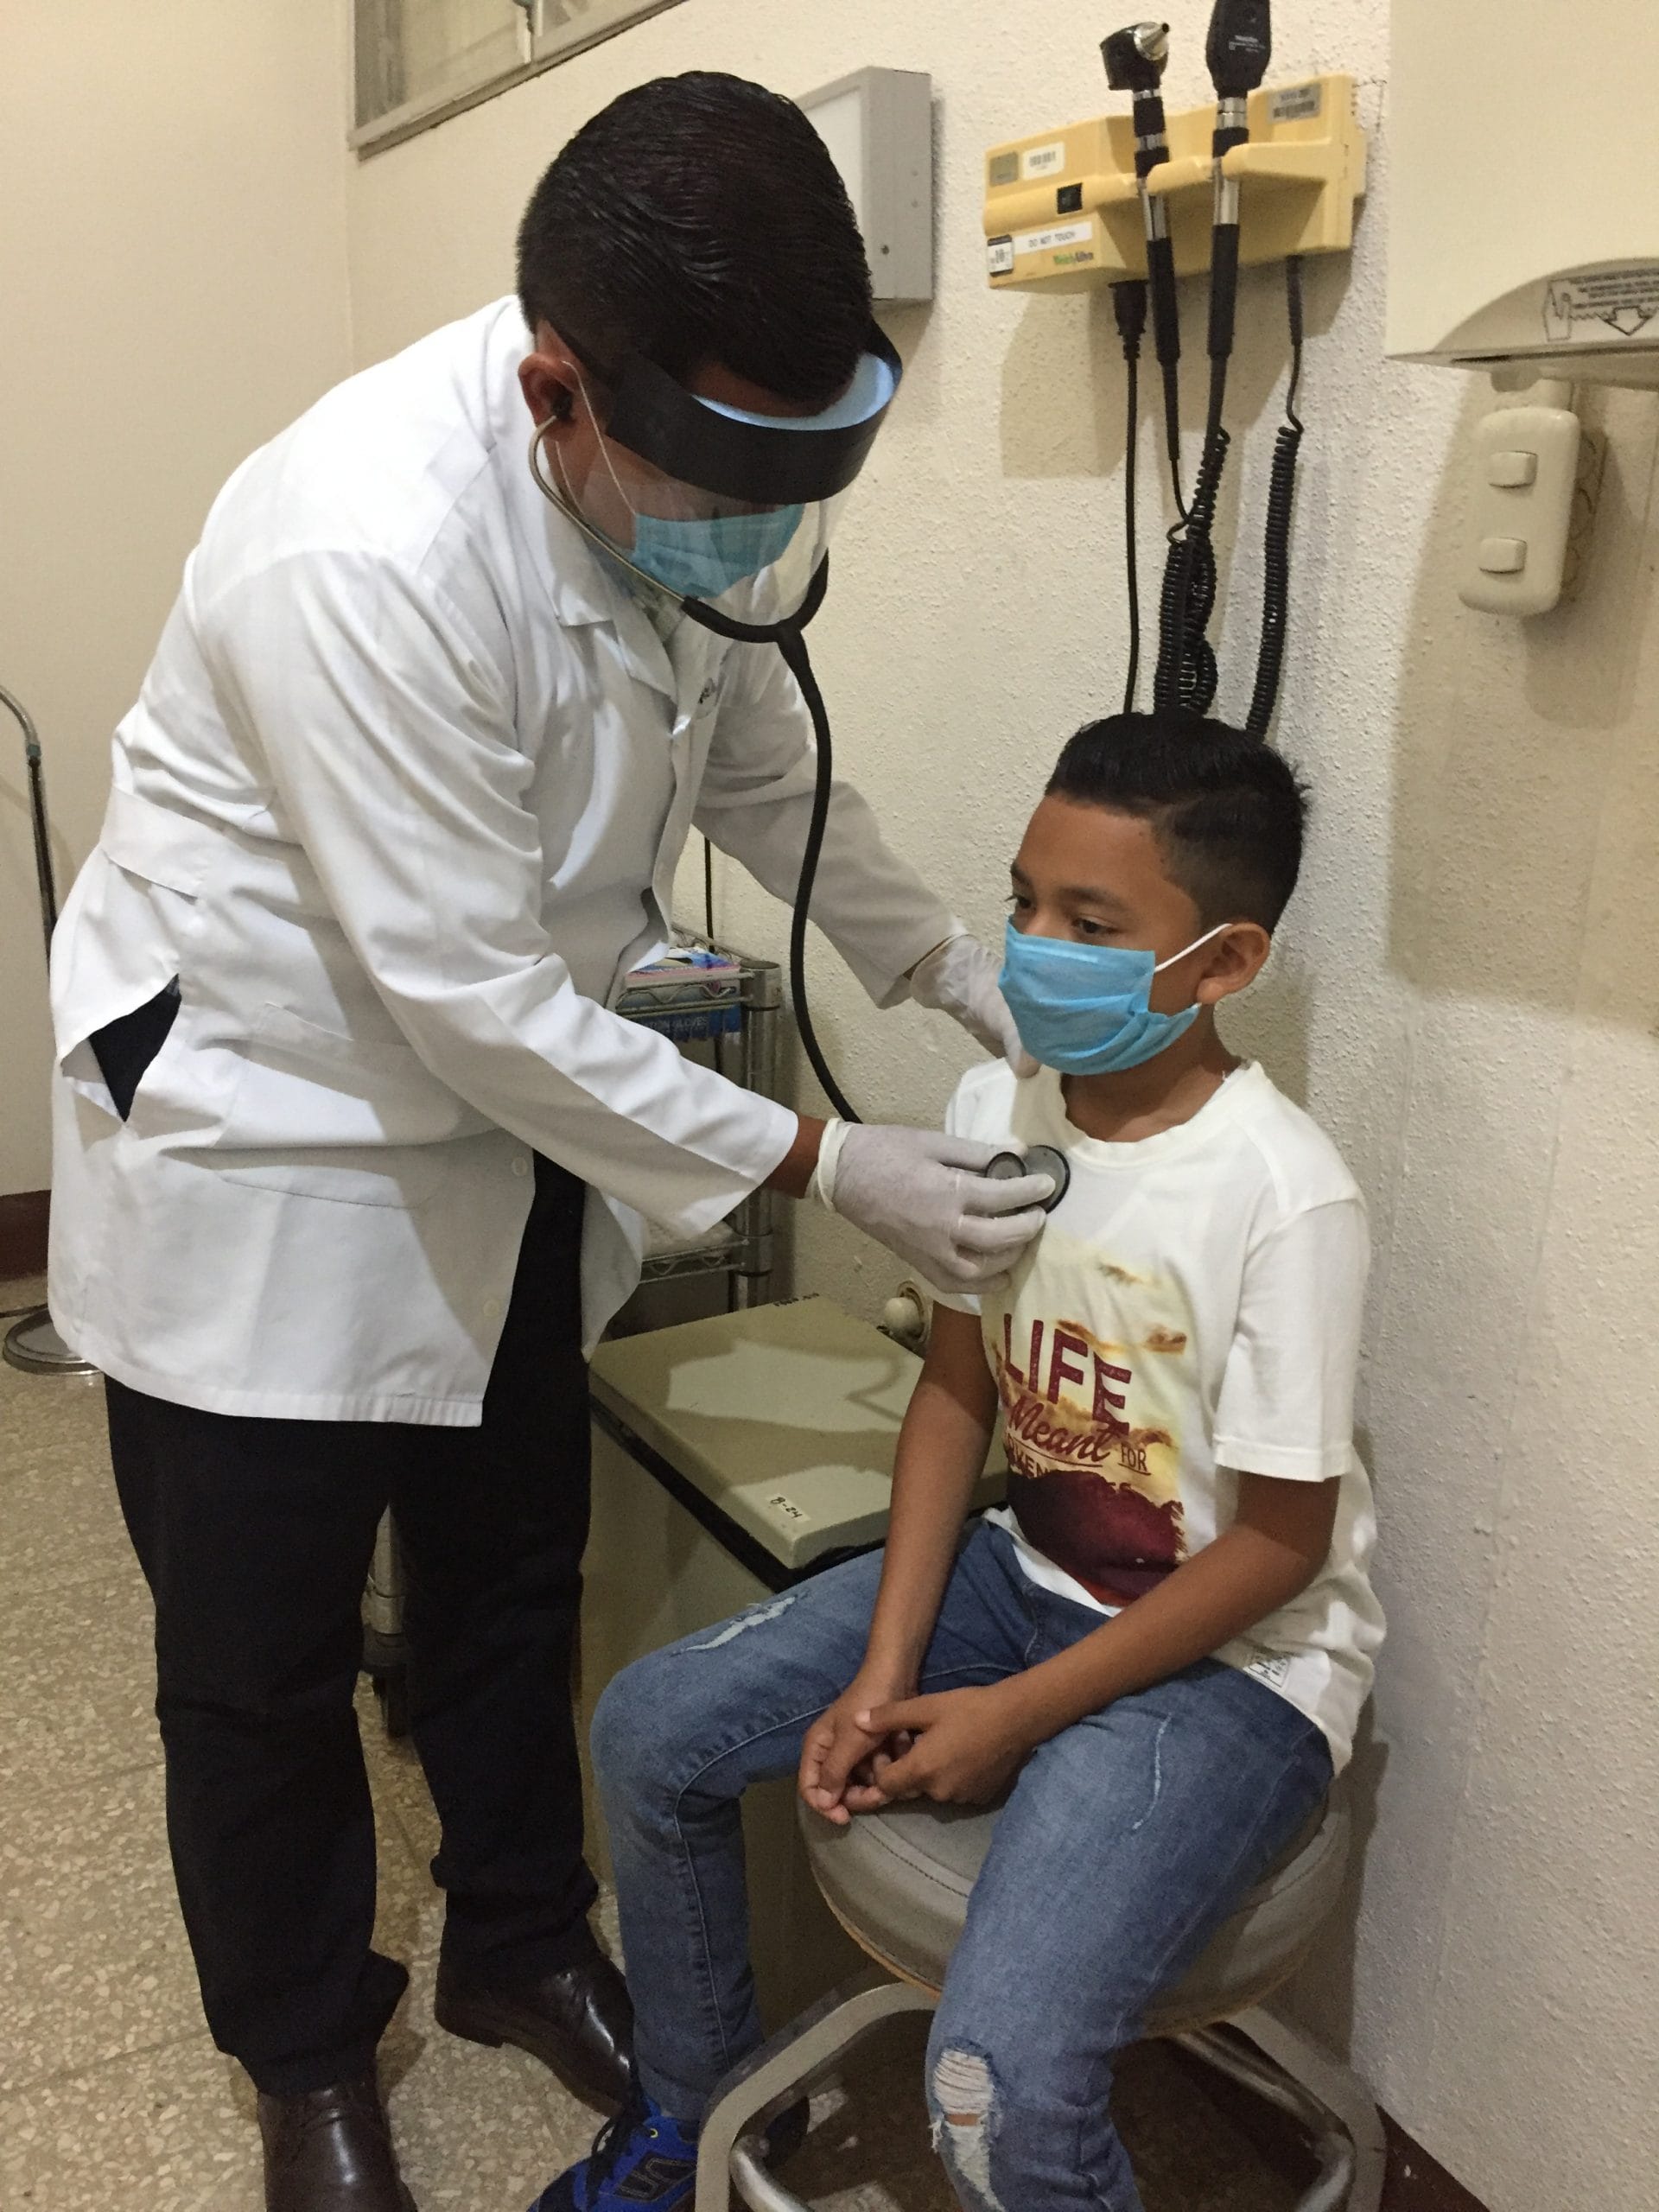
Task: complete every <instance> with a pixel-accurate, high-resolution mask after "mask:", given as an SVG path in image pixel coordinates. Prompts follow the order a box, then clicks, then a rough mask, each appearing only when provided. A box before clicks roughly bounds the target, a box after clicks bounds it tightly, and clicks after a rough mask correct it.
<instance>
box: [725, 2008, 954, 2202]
mask: <svg viewBox="0 0 1659 2212" xmlns="http://www.w3.org/2000/svg"><path fill="white" fill-rule="evenodd" d="M937 2004H938V1999H937V1998H936V1997H934V1996H933V1995H932V1994H931V1993H929V1992H928V1991H925V1990H921V1989H917V1988H914V1987H912V1985H911V1984H909V1983H908V1982H902V1981H893V1980H890V1979H889V1978H888V1976H887V1975H886V1974H882V1973H880V1971H879V1970H877V1969H875V1968H870V1969H868V1970H867V1971H866V1972H864V1973H862V1974H855V1976H854V1977H853V1979H852V1980H850V1981H845V1982H843V1983H842V1986H841V1987H840V1988H839V1989H835V1990H832V1991H831V1992H830V1993H829V1996H828V1997H825V1998H823V1999H820V2001H819V2002H818V2003H817V2004H816V2005H811V2006H810V2007H809V2009H808V2010H807V2011H806V2012H803V2013H802V2014H801V2016H800V2018H798V2019H797V2020H791V2023H790V2024H789V2025H788V2026H787V2027H786V2028H784V2029H782V2030H780V2031H779V2033H778V2034H777V2035H775V2036H773V2037H772V2040H771V2041H770V2042H769V2043H765V2044H762V2045H761V2046H760V2050H757V2051H755V2052H754V2053H753V2056H750V2057H748V2058H746V2059H745V2060H744V2061H743V2062H742V2063H741V2065H739V2066H735V2067H734V2068H733V2069H732V2071H731V2072H730V2073H729V2074H728V2075H727V2076H726V2078H725V2080H724V2081H723V2082H721V2084H720V2086H719V2088H717V2089H716V2090H715V2094H714V2098H713V2101H712V2102H711V2103H710V2105H709V2111H708V2113H707V2115H706V2117H705V2118H704V2120H703V2123H702V2133H701V2134H700V2135H699V2137H698V2139H697V2186H696V2197H695V2199H694V2200H693V2205H694V2212H727V2208H728V2205H729V2203H730V2202H731V2190H732V2186H733V2184H734V2183H735V2184H736V2187H737V2190H738V2193H739V2195H740V2196H741V2197H742V2199H743V2202H745V2203H746V2204H747V2205H748V2206H749V2207H750V2208H751V2212H807V2208H806V2207H805V2206H804V2205H803V2204H802V2202H801V2201H800V2199H799V2197H798V2196H791V2194H790V2192H789V2190H786V2189H785V2188H783V2187H781V2186H780V2185H779V2183H777V2182H775V2181H774V2180H773V2179H772V2176H771V2175H770V2174H769V2173H768V2172H767V2171H766V2167H765V2165H764V2164H762V2162H761V2160H760V2157H759V2155H758V2154H757V2152H755V2151H754V2150H753V2149H752V2148H751V2147H750V2145H748V2144H747V2142H745V2141H744V2137H745V2136H747V2135H749V2134H751V2133H753V2130H754V2129H755V2128H756V2127H757V2126H759V2125H760V2123H761V2122H763V2121H764V2120H768V2119H770V2118H772V2116H773V2115H774V2114H775V2113H779V2112H781V2111H783V2110H784V2109H785V2107H787V2106H789V2105H791V2104H792V2103H793V2102H794V2101H795V2100H796V2099H797V2098H798V2097H801V2096H804V2095H805V2094H806V2093H807V2092H808V2091H809V2090H810V2088H812V2087H813V2086H814V2084H815V2083H816V2082H819V2081H821V2080H822V2079H823V2076H824V2075H826V2074H829V2073H831V2072H833V2070H834V2069H835V2068H836V2066H838V2065H839V2064H840V2063H841V2061H842V2059H843V2058H844V2057H845V2056H847V2053H848V2052H849V2050H853V2049H855V2046H856V2045H857V2044H861V2043H862V2042H863V2040H864V2038H865V2037H866V2036H868V2035H869V2034H871V2033H873V2032H874V2030H875V2029H877V2028H879V2027H880V2025H881V2024H882V2023H883V2022H884V2021H886V2020H891V2019H893V2018H897V2017H898V2015H899V2014H900V2013H902V2012H932V2011H933V2010H934V2008H935V2006H936V2005H937Z"/></svg>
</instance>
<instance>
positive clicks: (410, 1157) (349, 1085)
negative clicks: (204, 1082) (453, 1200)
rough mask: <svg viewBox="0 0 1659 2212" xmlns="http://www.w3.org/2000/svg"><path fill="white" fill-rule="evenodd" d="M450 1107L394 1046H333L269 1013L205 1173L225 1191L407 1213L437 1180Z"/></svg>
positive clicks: (410, 1057)
mask: <svg viewBox="0 0 1659 2212" xmlns="http://www.w3.org/2000/svg"><path fill="white" fill-rule="evenodd" d="M456 1103H457V1102H456V1101H454V1098H453V1096H452V1094H450V1093H449V1092H448V1090H446V1089H445V1088H444V1086H443V1085H442V1084H439V1083H438V1081H437V1079H436V1077H434V1076H433V1075H431V1074H430V1073H429V1071H428V1070H427V1069H426V1068H424V1067H423V1065H421V1063H420V1061H419V1060H418V1059H417V1058H416V1055H415V1052H414V1051H413V1049H412V1048H411V1047H410V1046H408V1045H405V1044H404V1043H402V1042H401V1040H398V1041H380V1040H374V1039H359V1038H354V1037H345V1036H341V1035H340V1034H339V1033H337V1032H336V1031H334V1030H332V1029H324V1028H322V1027H320V1026H319V1025H318V1024H317V1023H316V1022H315V1021H308V1020H306V1018H305V1017H304V1015H303V1014H295V1013H292V1012H290V1010H289V1008H288V1007H280V1006H274V1005H268V1006H267V1007H265V1009H264V1013H263V1014H261V1016H260V1018H259V1023H258V1026H257V1028H256V1029H255V1031H254V1033H253V1035H252V1037H251V1039H250V1040H249V1042H248V1044H247V1046H245V1048H244V1054H243V1066H242V1071H241V1073H240V1076H239V1077H238V1081H237V1085H236V1089H235V1092H234V1094H233V1096H232V1100H231V1104H230V1108H229V1110H228V1111H227V1112H226V1116H225V1119H224V1122H223V1124H222V1126H221V1128H220V1129H219V1135H218V1136H217V1138H216V1139H215V1141H214V1144H213V1165H214V1167H215V1168H216V1169H217V1170H218V1172H219V1173H220V1174H222V1175H224V1176H225V1177H226V1179H228V1180H229V1181H231V1182H233V1183H251V1184H254V1185H257V1186H259V1187H260V1188H263V1189H265V1190H270V1191H281V1192H287V1193H289V1195H290V1196H292V1197H295V1198H321V1199H329V1200H333V1201H334V1202H335V1203H336V1204H340V1205H369V1206H396V1207H399V1208H401V1209H402V1210H403V1211H405V1212H409V1211H414V1210H415V1209H416V1208H418V1207H420V1206H423V1205H425V1204H426V1203H427V1202H428V1201H429V1199H430V1198H432V1196H433V1195H434V1193H435V1192H436V1190H437V1187H438V1185H439V1183H440V1182H441V1181H442V1178H443V1173H444V1166H445V1161H446V1160H447V1158H448V1154H446V1153H445V1152H444V1150H443V1148H442V1141H443V1140H444V1139H445V1138H447V1137H449V1136H452V1135H454V1134H455V1130H454V1127H453V1109H454V1106H455V1104H456Z"/></svg>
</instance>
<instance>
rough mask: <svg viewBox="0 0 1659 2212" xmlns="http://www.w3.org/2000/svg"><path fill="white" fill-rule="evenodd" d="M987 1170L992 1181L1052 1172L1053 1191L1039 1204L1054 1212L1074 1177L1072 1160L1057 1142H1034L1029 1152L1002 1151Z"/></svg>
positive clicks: (1005, 1181) (1044, 1209)
mask: <svg viewBox="0 0 1659 2212" xmlns="http://www.w3.org/2000/svg"><path fill="white" fill-rule="evenodd" d="M985 1173H986V1174H987V1176H988V1178H989V1179H990V1180H991V1181H992V1182H993V1183H1014V1182H1017V1181H1018V1180H1019V1179H1020V1176H1022V1175H1047V1176H1051V1177H1052V1179H1053V1183H1054V1189H1053V1192H1052V1194H1051V1195H1050V1196H1049V1197H1048V1198H1044V1199H1042V1200H1041V1201H1040V1204H1041V1205H1042V1209H1043V1211H1044V1212H1045V1213H1052V1212H1053V1211H1054V1209H1055V1207H1056V1206H1057V1205H1058V1204H1059V1203H1060V1200H1061V1199H1062V1198H1064V1197H1065V1193H1066V1188H1067V1185H1069V1184H1070V1182H1071V1161H1070V1160H1068V1159H1067V1158H1066V1156H1065V1154H1064V1153H1063V1152H1061V1151H1060V1150H1058V1147H1056V1146H1054V1145H1052V1144H1034V1145H1033V1146H1032V1147H1031V1148H1030V1150H1029V1151H1028V1152H999V1153H998V1154H997V1155H996V1157H995V1159H994V1160H992V1161H991V1164H990V1166H988V1167H987V1169H986V1170H985Z"/></svg>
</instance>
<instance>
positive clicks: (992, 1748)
mask: <svg viewBox="0 0 1659 2212" xmlns="http://www.w3.org/2000/svg"><path fill="white" fill-rule="evenodd" d="M1025 1702H1026V1701H1025V1700H1022V1698H1021V1696H1020V1678H1019V1677H1018V1676H1015V1677H1014V1678H1012V1679H1011V1680H1010V1681H1005V1682H995V1683H992V1684H990V1685H989V1686H988V1687H984V1688H967V1689H953V1690H939V1691H937V1692H935V1693H934V1694H933V1695H931V1696H930V1697H917V1696H914V1695H912V1694H907V1688H906V1685H904V1684H902V1683H895V1682H894V1681H892V1680H891V1679H884V1678H882V1677H881V1676H880V1675H873V1674H870V1673H868V1671H867V1672H863V1673H861V1674H859V1675H855V1677H854V1679H853V1681H851V1682H849V1685H848V1686H847V1688H846V1689H845V1690H843V1691H842V1694H841V1695H840V1696H839V1697H838V1698H837V1699H836V1701H835V1703H834V1704H833V1705H832V1706H831V1707H829V1711H828V1712H827V1713H825V1714H824V1715H823V1719H821V1720H819V1721H817V1722H816V1723H815V1724H814V1726H812V1727H811V1728H810V1729H809V1730H808V1731H807V1736H806V1741H805V1743H804V1745H803V1746H802V1750H801V1764H800V1772H799V1778H798V1787H799V1789H800V1794H801V1797H802V1799H803V1801H804V1802H805V1803H806V1804H808V1805H810V1807H811V1808H812V1810H813V1811H814V1812H815V1813H819V1814H822V1815H823V1818H824V1819H825V1820H827V1821H830V1822H831V1823H832V1824H833V1825H834V1826H835V1827H847V1826H848V1825H849V1822H850V1821H851V1820H852V1817H853V1815H854V1814H855V1813H875V1812H880V1810H881V1808H883V1807H884V1806H887V1805H892V1804H895V1803H897V1802H899V1801H900V1800H901V1799H904V1798H906V1797H931V1799H932V1800H933V1802H935V1804H939V1805H983V1804H986V1803H988V1802H990V1800H991V1799H993V1798H995V1797H998V1796H1001V1794H1002V1792H1003V1791H1004V1790H1005V1789H1007V1786H1008V1784H1009V1783H1011V1782H1012V1781H1013V1779H1014V1776H1015V1775H1016V1774H1018V1772H1019V1771H1020V1768H1021V1767H1022V1766H1023V1765H1024V1764H1025V1762H1026V1760H1027V1758H1028V1757H1029V1756H1030V1754H1031V1752H1032V1751H1034V1750H1035V1748H1036V1746H1037V1745H1038V1744H1039V1742H1040V1741H1041V1740H1042V1738H1043V1736H1044V1735H1045V1734H1046V1730H1045V1729H1040V1728H1037V1727H1034V1726H1033V1721H1032V1719H1031V1717H1030V1716H1029V1715H1028V1714H1027V1712H1026V1711H1025V1710H1024V1706H1025Z"/></svg>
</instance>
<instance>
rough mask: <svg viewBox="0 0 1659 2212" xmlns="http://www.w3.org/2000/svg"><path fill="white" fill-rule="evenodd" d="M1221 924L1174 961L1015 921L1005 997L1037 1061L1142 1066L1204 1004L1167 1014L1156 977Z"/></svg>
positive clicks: (1093, 1070)
mask: <svg viewBox="0 0 1659 2212" xmlns="http://www.w3.org/2000/svg"><path fill="white" fill-rule="evenodd" d="M1232 926H1233V925H1232V924H1231V923H1230V922H1221V923H1218V924H1217V926H1216V927H1215V928H1214V929H1212V930H1206V931H1205V933H1204V935H1203V936H1202V937H1198V938H1193V940H1192V944H1188V945H1184V946H1183V947H1182V948H1181V950H1180V951H1179V952H1173V953H1171V955H1170V957H1169V958H1168V959H1167V960H1159V959H1158V958H1156V957H1155V956H1154V954H1152V953H1151V952H1146V951H1137V950H1135V948H1134V947H1132V946H1129V945H1123V944H1077V942H1076V941H1075V940H1074V939H1072V938H1058V937H1033V936H1032V935H1031V934H1030V933H1029V932H1028V931H1021V930H1017V929H1015V927H1014V924H1013V923H1012V921H1010V922H1009V924H1008V926H1007V940H1006V943H1005V944H1004V947H1003V956H1002V974H1001V987H1002V995H1003V997H1004V998H1005V999H1006V1000H1007V1005H1008V1011H1009V1013H1010V1014H1013V1016H1014V1026H1015V1027H1016V1028H1017V1029H1018V1030H1019V1032H1020V1043H1021V1044H1022V1045H1023V1046H1025V1048H1026V1050H1027V1052H1029V1053H1030V1054H1031V1056H1032V1058H1033V1059H1037V1060H1040V1061H1041V1062H1042V1064H1043V1065H1044V1066H1045V1067H1050V1068H1058V1070H1059V1071H1060V1072H1061V1073H1062V1074H1063V1075H1115V1074H1116V1073H1118V1072H1119V1071H1120V1070H1122V1069H1123V1068H1137V1067H1139V1066H1140V1065H1141V1063H1142V1061H1144V1060H1149V1059H1151V1058H1153V1057H1154V1054H1156V1053H1158V1052H1162V1051H1163V1050H1164V1048H1165V1046H1168V1045H1173V1043H1174V1042H1175V1039H1177V1038H1178V1037H1179V1036H1182V1035H1184V1034H1185V1032H1186V1031H1187V1030H1189V1029H1190V1028H1191V1027H1192V1024H1193V1023H1194V1022H1195V1021H1196V1020H1198V1007H1196V1006H1189V1007H1182V1008H1181V1010H1180V1012H1179V1014H1159V1013H1158V1012H1156V1011H1155V1010H1154V1007H1152V1006H1151V1005H1150V1004H1149V1003H1148V1001H1149V997H1150V994H1151V991H1152V979H1153V977H1154V976H1157V975H1160V974H1161V973H1162V971H1163V969H1166V968H1173V966H1174V964H1175V963H1176V962H1177V961H1178V960H1185V957H1186V956H1187V954H1188V953H1189V952H1196V951H1197V950H1198V947H1199V946H1200V945H1201V944H1209V942H1210V940H1211V938H1216V937H1219V936H1221V934H1222V932H1223V931H1225V930H1230V929H1231V927H1232Z"/></svg>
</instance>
